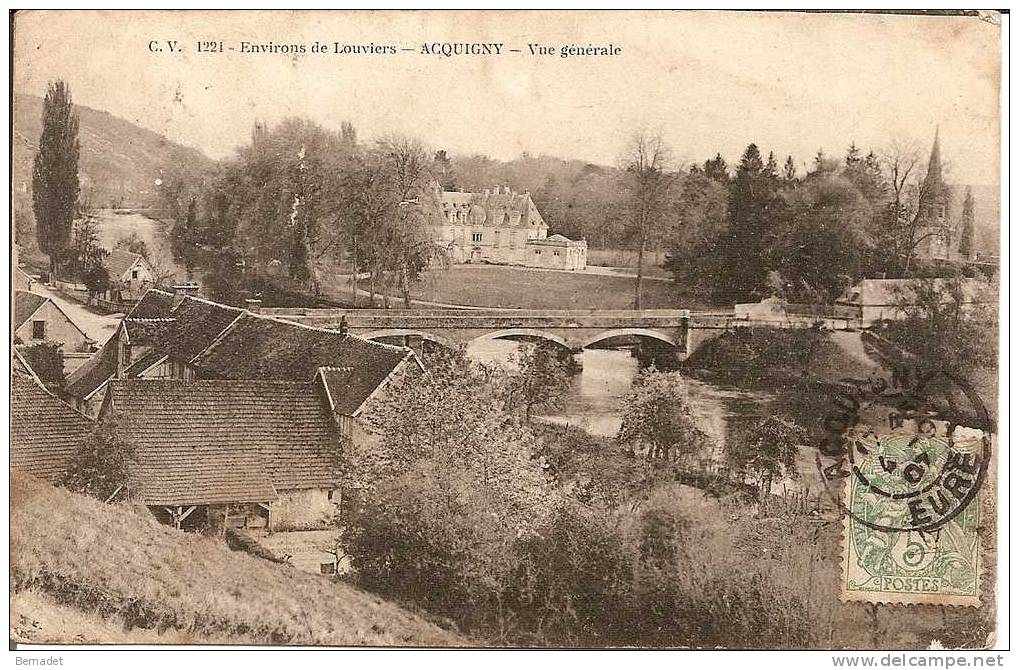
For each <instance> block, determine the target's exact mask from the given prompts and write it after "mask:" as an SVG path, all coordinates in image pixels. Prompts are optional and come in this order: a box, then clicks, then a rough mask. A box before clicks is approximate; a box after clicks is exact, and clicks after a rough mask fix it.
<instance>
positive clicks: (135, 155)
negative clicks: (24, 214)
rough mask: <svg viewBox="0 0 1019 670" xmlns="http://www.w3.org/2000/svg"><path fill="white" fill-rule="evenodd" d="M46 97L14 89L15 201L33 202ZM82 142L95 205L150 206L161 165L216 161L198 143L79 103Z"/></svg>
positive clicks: (87, 182) (154, 202)
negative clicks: (170, 137) (182, 140)
mask: <svg viewBox="0 0 1019 670" xmlns="http://www.w3.org/2000/svg"><path fill="white" fill-rule="evenodd" d="M42 106H43V100H42V98H39V97H36V96H34V95H15V96H14V108H13V117H12V122H13V130H14V136H13V147H12V153H13V165H12V171H13V178H14V197H15V201H16V204H18V205H27V206H28V209H29V211H30V210H31V203H32V161H33V160H34V158H35V153H36V151H37V150H38V147H39V135H40V134H41V133H42ZM75 108H76V110H77V112H78V118H79V130H78V138H79V140H80V142H81V168H80V174H81V179H82V183H83V187H84V189H86V190H87V191H88V192H89V193H90V195H91V199H92V203H93V205H94V206H97V207H124V208H149V207H154V206H157V205H158V204H159V193H158V190H157V187H156V183H155V182H156V179H158V178H159V176H160V169H165V168H167V167H168V166H172V165H188V166H190V167H191V168H194V169H197V170H200V169H202V167H205V166H211V165H212V164H213V161H212V160H211V159H210V158H208V157H207V156H205V155H204V154H203V153H202V152H200V151H198V150H197V149H192V148H190V147H185V146H183V145H180V144H177V143H175V142H171V141H170V140H168V139H166V138H165V137H163V136H162V135H160V134H159V133H155V132H153V131H151V130H146V129H145V128H141V127H139V126H137V125H135V124H133V123H131V122H130V121H125V120H124V119H121V118H117V117H116V116H113V115H112V114H110V113H108V112H103V111H100V110H96V109H92V108H90V107H82V106H81V105H75Z"/></svg>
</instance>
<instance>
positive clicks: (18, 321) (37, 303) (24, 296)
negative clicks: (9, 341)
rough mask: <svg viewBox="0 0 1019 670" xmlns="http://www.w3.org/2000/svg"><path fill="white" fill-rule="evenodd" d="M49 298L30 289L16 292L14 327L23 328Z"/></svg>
mask: <svg viewBox="0 0 1019 670" xmlns="http://www.w3.org/2000/svg"><path fill="white" fill-rule="evenodd" d="M47 300H49V298H47V297H46V296H42V295H39V294H38V293H31V292H29V291H15V292H14V329H15V330H17V329H18V328H21V326H22V324H24V323H25V322H26V321H28V319H29V317H31V316H32V315H33V314H35V312H36V310H37V309H39V308H40V307H42V305H43V303H45V302H46V301H47Z"/></svg>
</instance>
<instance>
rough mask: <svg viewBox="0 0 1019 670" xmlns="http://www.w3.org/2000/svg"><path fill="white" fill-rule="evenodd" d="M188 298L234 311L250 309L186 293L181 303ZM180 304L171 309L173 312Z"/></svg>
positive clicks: (242, 311)
mask: <svg viewBox="0 0 1019 670" xmlns="http://www.w3.org/2000/svg"><path fill="white" fill-rule="evenodd" d="M170 295H171V296H172V295H174V294H173V293H171V294H170ZM188 300H194V301H196V302H204V303H205V304H206V305H212V306H213V307H222V308H223V309H227V310H231V311H234V312H241V313H244V312H247V311H248V310H246V309H244V308H243V307H234V306H233V305H227V304H224V303H221V302H215V301H213V300H209V299H208V298H201V297H199V296H197V295H185V296H184V299H183V300H181V301H180V305H183V304H184V303H185V302H187V301H188ZM180 305H177V306H176V307H174V308H173V309H172V310H170V311H171V312H176V311H177V310H178V309H180ZM249 313H250V312H249Z"/></svg>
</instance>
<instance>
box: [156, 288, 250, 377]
mask: <svg viewBox="0 0 1019 670" xmlns="http://www.w3.org/2000/svg"><path fill="white" fill-rule="evenodd" d="M242 313H244V310H242V309H237V308H236V307H228V306H227V305H220V304H218V303H214V302H209V301H207V300H202V299H200V298H192V297H190V296H188V297H185V298H184V300H183V301H182V302H181V303H180V305H178V306H177V307H176V308H175V309H174V310H173V312H171V315H172V316H173V318H174V321H175V324H174V326H173V328H172V329H170V330H169V331H168V333H167V338H166V343H165V346H164V350H165V351H166V353H167V354H169V355H170V356H171V357H172V358H175V359H177V360H180V361H185V362H186V361H190V360H191V359H192V358H194V357H195V356H197V355H198V354H200V353H201V352H202V351H204V350H205V348H206V347H208V346H209V345H210V344H212V342H213V340H215V339H216V336H217V335H219V334H220V333H222V332H223V330H224V329H226V327H227V326H229V325H230V324H231V322H233V320H234V319H236V318H237V317H238V316H240V315H241V314H242Z"/></svg>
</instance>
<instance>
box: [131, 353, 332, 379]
mask: <svg viewBox="0 0 1019 670" xmlns="http://www.w3.org/2000/svg"><path fill="white" fill-rule="evenodd" d="M152 353H158V352H152ZM139 360H141V359H139ZM111 381H115V382H118V383H120V382H130V383H132V384H133V383H139V384H172V385H176V386H202V385H204V386H217V385H219V386H224V385H232V386H239V385H243V384H252V385H254V384H263V385H265V386H285V385H290V386H308V385H314V383H315V382H311V381H301V380H298V379H144V378H141V377H121V378H115V379H113V380H111Z"/></svg>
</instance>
